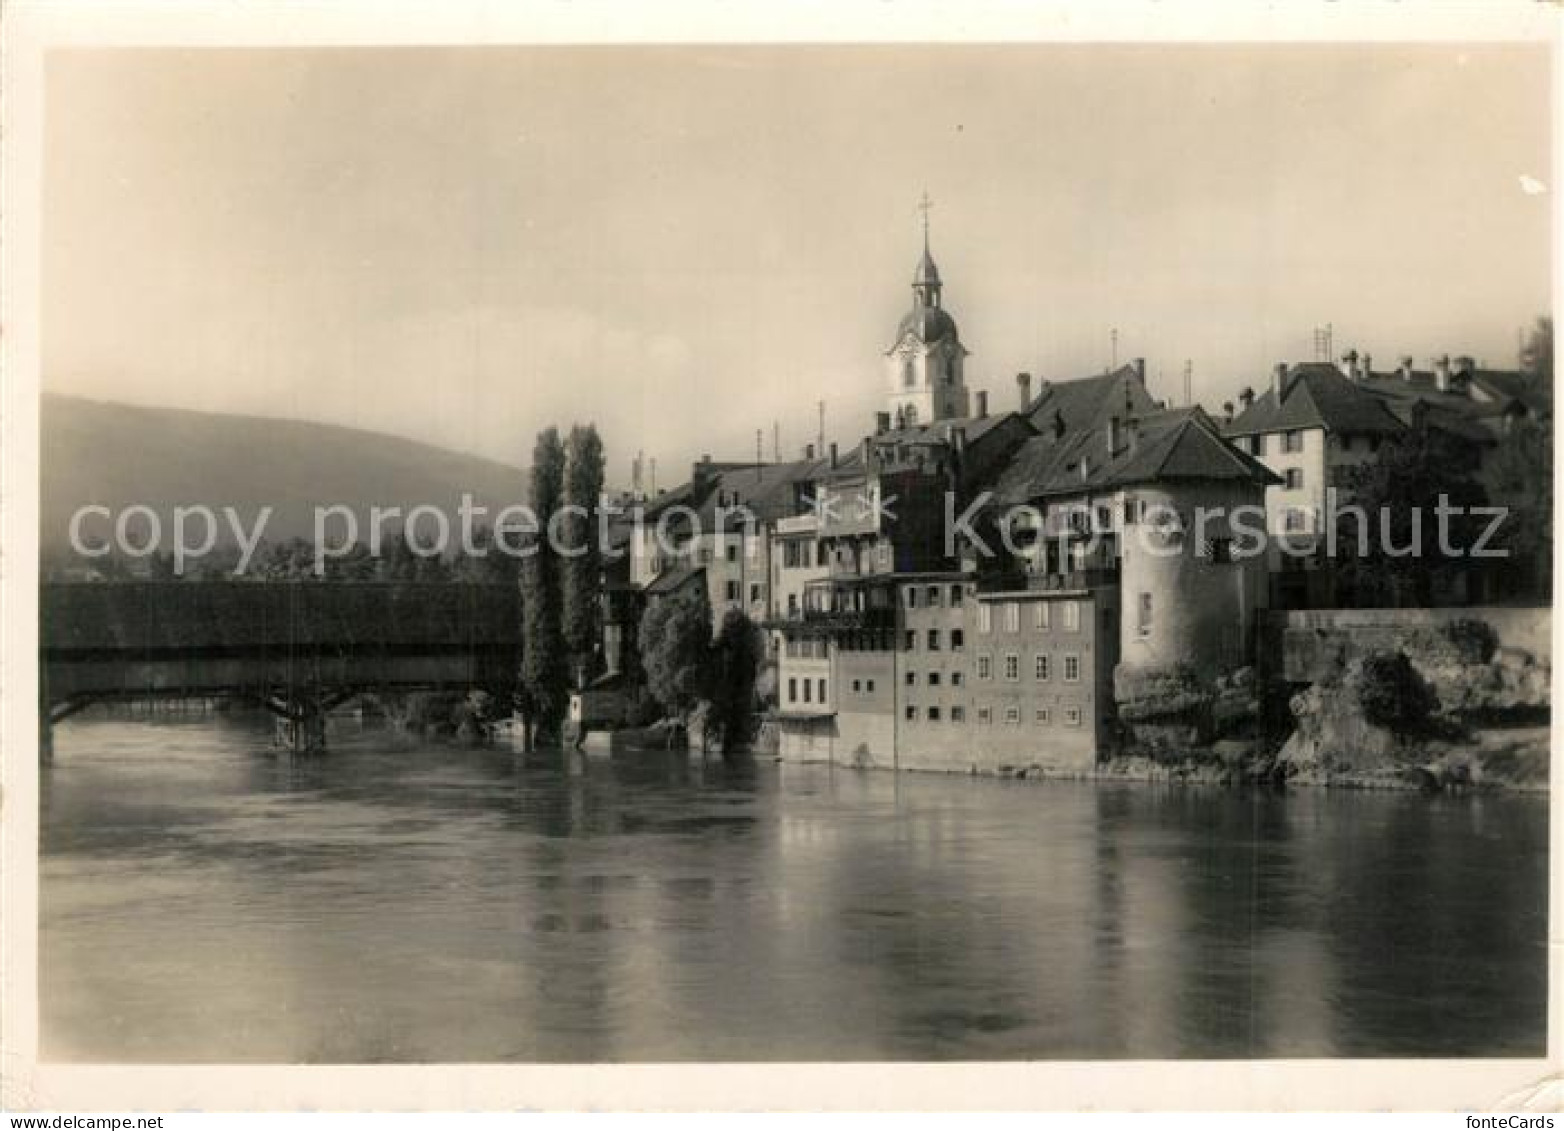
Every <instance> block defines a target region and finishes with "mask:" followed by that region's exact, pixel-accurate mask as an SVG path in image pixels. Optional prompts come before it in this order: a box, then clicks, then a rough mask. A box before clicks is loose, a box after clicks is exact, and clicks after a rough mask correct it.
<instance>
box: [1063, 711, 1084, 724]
mask: <svg viewBox="0 0 1564 1131" xmlns="http://www.w3.org/2000/svg"><path fill="white" fill-rule="evenodd" d="M1064 725H1065V726H1067V727H1078V726H1080V725H1081V709H1080V708H1079V707H1066V708H1065V709H1064Z"/></svg>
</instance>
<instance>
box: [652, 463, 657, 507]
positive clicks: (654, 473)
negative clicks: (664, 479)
mask: <svg viewBox="0 0 1564 1131" xmlns="http://www.w3.org/2000/svg"><path fill="white" fill-rule="evenodd" d="M652 497H653V498H654V499H655V498H656V497H657V457H656V456H653V457H652Z"/></svg>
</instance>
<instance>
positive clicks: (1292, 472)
mask: <svg viewBox="0 0 1564 1131" xmlns="http://www.w3.org/2000/svg"><path fill="white" fill-rule="evenodd" d="M1283 479H1284V480H1285V481H1286V485H1287V489H1288V490H1289V491H1296V490H1298V489H1299V488H1301V487H1302V486H1303V468H1301V467H1289V468H1288V469H1287V471H1286V472H1285V473H1284V475H1283Z"/></svg>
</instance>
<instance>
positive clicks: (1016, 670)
mask: <svg viewBox="0 0 1564 1131" xmlns="http://www.w3.org/2000/svg"><path fill="white" fill-rule="evenodd" d="M1005 678H1006V679H1007V680H1009V681H1010V682H1012V683H1014V682H1015V681H1016V680H1018V679H1020V678H1021V657H1020V656H1018V655H1016V654H1015V653H1014V652H1006V653H1005Z"/></svg>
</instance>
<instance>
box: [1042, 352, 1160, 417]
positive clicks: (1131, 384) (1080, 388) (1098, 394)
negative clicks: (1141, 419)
mask: <svg viewBox="0 0 1564 1131" xmlns="http://www.w3.org/2000/svg"><path fill="white" fill-rule="evenodd" d="M1156 407H1157V404H1156V401H1154V400H1153V399H1152V397H1151V394H1150V393H1148V392H1147V391H1146V385H1145V382H1144V381H1143V380H1142V379H1141V377H1140V374H1139V373H1138V372H1137V371H1136V369H1135V367H1134V366H1133V365H1121V366H1119V368H1117V369H1115V370H1114V371H1113V372H1111V373H1103V374H1101V375H1099V376H1096V377H1079V378H1076V379H1075V380H1072V381H1045V382H1044V383H1043V387H1042V388H1041V389H1039V390H1038V393H1037V396H1035V397H1033V398H1032V403H1031V404H1030V405H1028V406H1027V409H1026V416H1027V419H1028V420H1030V421H1031V423H1032V426H1033V427H1034V428H1036V429H1037V430H1038V431H1039V432H1048V431H1050V430H1051V429H1052V428H1053V426H1054V419H1055V416H1056V415H1057V416H1058V417H1059V418H1060V419H1061V420H1063V422H1064V428H1065V432H1066V433H1070V432H1074V431H1077V430H1079V429H1082V428H1093V427H1096V426H1097V425H1099V424H1101V423H1103V421H1105V420H1107V419H1108V417H1110V416H1113V415H1118V416H1121V417H1128V416H1132V415H1138V414H1141V413H1146V412H1153V411H1155V410H1156Z"/></svg>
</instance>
